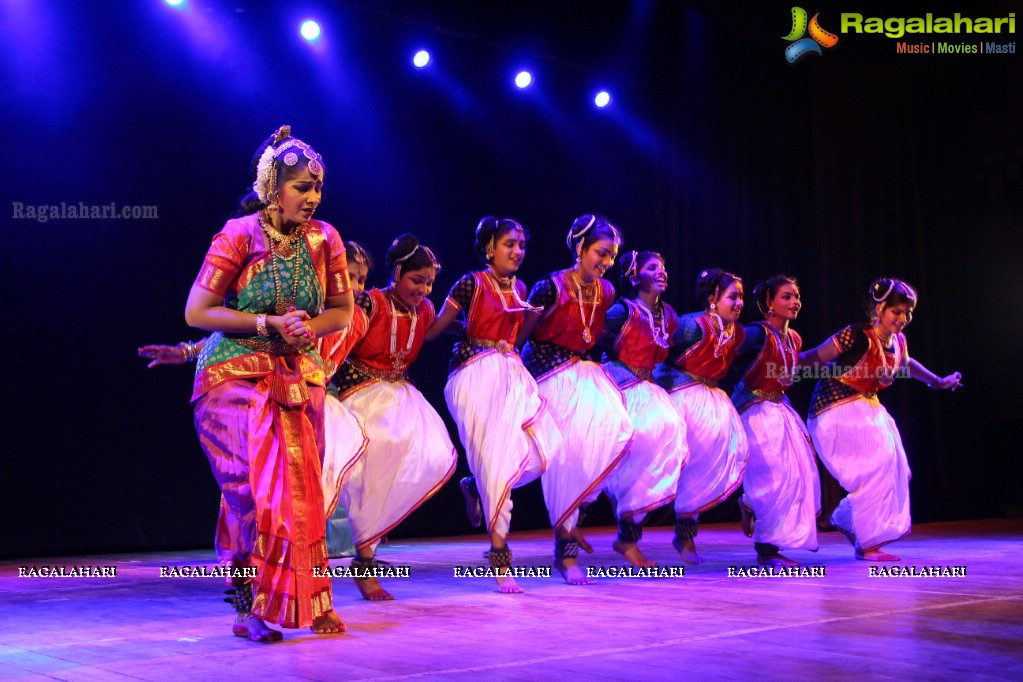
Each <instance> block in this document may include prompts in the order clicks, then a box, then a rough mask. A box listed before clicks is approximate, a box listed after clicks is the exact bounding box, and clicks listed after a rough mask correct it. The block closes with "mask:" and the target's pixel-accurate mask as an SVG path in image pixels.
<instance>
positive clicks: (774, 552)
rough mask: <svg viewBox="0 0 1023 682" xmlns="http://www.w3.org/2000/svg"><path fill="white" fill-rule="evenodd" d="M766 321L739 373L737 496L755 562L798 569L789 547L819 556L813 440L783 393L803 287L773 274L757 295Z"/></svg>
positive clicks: (793, 361) (748, 344) (793, 374)
mask: <svg viewBox="0 0 1023 682" xmlns="http://www.w3.org/2000/svg"><path fill="white" fill-rule="evenodd" d="M753 299H754V301H756V304H757V310H759V311H760V313H761V314H762V315H763V316H764V321H763V322H754V323H753V324H751V325H747V326H746V327H745V330H746V340H745V341H744V342H743V344H742V346H741V347H740V348H739V355H738V357H737V358H736V361H735V365H734V368H735V370H736V372H737V374H738V375H739V376H740V377H741V380H740V381H739V383H738V384H737V385H736V387H735V390H734V391H733V392H732V403H733V404H734V405H735V407H736V409H737V410H738V411H739V417H740V418H741V419H742V424H743V426H744V427H745V428H746V436H747V437H748V438H749V445H750V453H749V464H748V465H747V467H746V473H745V475H744V477H743V484H742V487H743V495H742V497H740V498H739V509H740V511H741V512H742V529H743V532H745V533H746V536H747V537H752V538H753V544H754V547H755V549H756V553H757V563H759V564H760V565H762V566H767V565H778V566H795V565H798V563H797V562H795V561H792V560H791V559H789V558H788V557H786V556H784V555H782V554H781V550H782V549H783V548H784V549H808V550H810V551H813V552H816V551H817V513H818V512H819V511H820V500H821V491H820V482H819V481H818V479H817V463H816V461H815V460H814V456H813V446H812V445H811V444H810V436H809V434H808V433H807V431H806V426H804V425H803V420H802V419H800V418H799V415H798V414H796V411H795V410H793V409H792V405H790V404H789V399H788V398H787V397H786V395H785V391H787V390H788V388H789V387H790V386H792V384H793V381H794V379H795V378H798V372H797V369H796V367H797V362H798V358H799V351H800V349H801V348H802V344H803V341H802V339H801V338H800V337H799V334H797V333H796V332H795V330H794V329H791V328H790V327H789V323H790V322H792V321H793V320H795V319H796V316H797V315H798V314H799V311H800V309H801V308H802V301H801V300H800V295H799V285H798V284H797V283H796V280H795V279H794V278H792V277H787V276H785V275H776V276H774V277H772V278H770V279H768V280H767V281H764V282H760V283H759V284H757V286H756V287H755V288H754V289H753Z"/></svg>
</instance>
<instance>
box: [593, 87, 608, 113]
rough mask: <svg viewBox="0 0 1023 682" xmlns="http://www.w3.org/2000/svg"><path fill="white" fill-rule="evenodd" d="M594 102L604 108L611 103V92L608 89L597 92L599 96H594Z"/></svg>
mask: <svg viewBox="0 0 1023 682" xmlns="http://www.w3.org/2000/svg"><path fill="white" fill-rule="evenodd" d="M593 103H594V104H596V105H597V106H598V107H600V108H601V109H603V108H604V107H606V106H607V105H608V104H610V103H611V94H610V93H609V92H608V91H607V90H601V91H600V92H598V93H597V96H596V97H594V98H593Z"/></svg>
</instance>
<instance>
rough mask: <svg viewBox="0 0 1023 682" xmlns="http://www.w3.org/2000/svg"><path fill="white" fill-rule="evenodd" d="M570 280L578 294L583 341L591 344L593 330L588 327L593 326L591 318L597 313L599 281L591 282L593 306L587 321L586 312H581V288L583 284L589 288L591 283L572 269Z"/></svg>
mask: <svg viewBox="0 0 1023 682" xmlns="http://www.w3.org/2000/svg"><path fill="white" fill-rule="evenodd" d="M572 281H573V283H575V290H576V292H577V295H578V298H577V299H576V300H577V301H578V303H579V320H580V321H581V322H582V323H583V342H585V343H587V344H591V343H593V332H592V331H591V330H590V328H591V327H592V326H593V318H594V317H595V316H596V314H597V304H599V303H600V289H599V288H598V287H599V282H597V281H596V280H594V281H593V282H592V283H591V285H592V287H593V296H592V297H591V303H592V305H593V307H592V308H590V319H589V321H587V320H586V313H585V312H583V288H584V286H585V288H587V289H589V288H590V287H591V285H587V284H585V283H584V282H583V281H582V278H580V277H579V275H578V273H576V271H575V270H573V271H572Z"/></svg>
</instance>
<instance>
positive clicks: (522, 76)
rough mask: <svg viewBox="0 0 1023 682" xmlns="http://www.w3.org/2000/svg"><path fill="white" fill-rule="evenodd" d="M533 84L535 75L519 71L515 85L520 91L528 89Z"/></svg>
mask: <svg viewBox="0 0 1023 682" xmlns="http://www.w3.org/2000/svg"><path fill="white" fill-rule="evenodd" d="M532 84H533V74H531V73H529V72H528V71H519V72H518V74H516V76H515V85H516V86H517V87H518V88H519V89H520V90H522V89H525V88H528V87H529V86H530V85H532Z"/></svg>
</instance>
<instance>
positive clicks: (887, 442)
mask: <svg viewBox="0 0 1023 682" xmlns="http://www.w3.org/2000/svg"><path fill="white" fill-rule="evenodd" d="M916 304H917V295H916V290H915V289H913V287H911V286H910V285H909V284H907V283H906V282H904V281H902V280H900V279H895V278H893V277H886V278H883V279H879V280H877V281H876V282H874V283H873V284H872V285H871V287H870V292H869V294H868V299H867V306H868V310H869V313H870V317H871V320H870V322H869V323H866V324H852V325H849V326H848V327H845V328H844V329H841V330H839V331H838V332H836V333H835V334H834V335H833V336H831V338H829V339H828V340H827V341H825V342H824V343H822V344H821V345H820V346H818V347H816V348H814V349H813V350H811V351H808V352H807V353H804V354H803V355H802V356H800V362H801V363H805V364H810V365H816V366H820V365H825V366H826V370H827V372H826V373H827V375H828V376H827V377H826V378H821V379H820V380H819V381H818V382H817V386H816V387H815V388H814V391H813V398H812V399H811V408H810V418H809V419H808V420H807V427H808V429H809V431H810V436H811V437H812V438H813V444H814V447H815V448H816V449H817V454H818V455H819V456H820V458H821V461H823V462H824V465H825V466H826V467H827V468H828V471H830V472H831V474H832V475H833V476H834V477H835V479H836V480H838V482H839V484H841V486H842V487H843V488H845V489H846V490H847V491H848V493H849V495H848V496H847V497H845V498H844V499H843V500H842V501H841V502H839V504H838V506H837V507H836V508H835V511H834V512H833V513H832V514H831V523H832V525H834V526H835V527H836V528H838V529H839V530H841V531H842V532H843V533H844V534H845V536H846V537H847V538H849V541H850V542H851V543H852V544H853V547H854V549H855V554H856V558H857V559H863V560H866V561H898V560H899V557H897V556H895V555H894V554H889V553H887V552H885V551H883V550H882V549H881V548H882V547H884V546H885V545H886V544H888V543H890V542H894V541H895V540H898V539H899V538H901V537H902V536H904V535H906V534H908V533H909V531H910V527H911V518H910V509H909V479H910V470H909V462H908V461H907V460H906V451H905V450H904V449H903V447H902V437H901V436H900V435H899V429H898V427H897V426H896V425H895V420H893V419H892V418H891V415H889V414H888V411H887V410H886V409H885V408H884V406H883V405H882V404H881V402H880V401H879V400H878V398H877V394H878V392H879V391H882V390H884V389H886V388H888V387H889V386H891V385H892V383H893V382H894V380H895V379H896V378H898V377H905V376H907V375H908V376H909V377H911V378H913V379H916V380H917V381H921V382H923V383H925V384H927V385H928V386H929V387H930V388H932V389H936V390H946V389H947V390H952V391H954V390H955V389H957V388H959V387H960V386H961V385H962V384H961V383H960V379H961V378H962V375H961V374H959V372H953V373H952V374H949V375H947V376H944V377H939V376H937V375H936V374H934V373H933V372H931V371H930V370H929V369H927V368H926V367H924V366H923V365H921V364H920V363H919V362H917V361H916V360H914V359H912V358H910V357H909V349H908V347H907V345H906V337H905V335H904V334H903V333H902V332H903V330H904V329H905V328H906V325H908V324H909V323H910V321H911V320H912V319H913V311H914V310H915V309H916Z"/></svg>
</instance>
